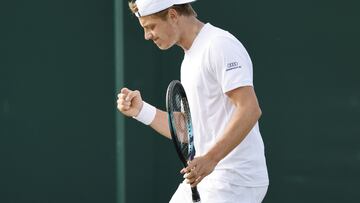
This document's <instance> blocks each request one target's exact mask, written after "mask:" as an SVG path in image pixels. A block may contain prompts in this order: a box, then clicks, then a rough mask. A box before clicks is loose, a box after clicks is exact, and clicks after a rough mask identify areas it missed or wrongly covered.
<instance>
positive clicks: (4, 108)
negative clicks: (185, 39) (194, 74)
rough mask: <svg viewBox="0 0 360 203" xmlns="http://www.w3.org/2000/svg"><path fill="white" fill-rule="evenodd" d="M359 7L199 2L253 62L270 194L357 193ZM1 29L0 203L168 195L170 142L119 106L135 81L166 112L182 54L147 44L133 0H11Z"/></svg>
mask: <svg viewBox="0 0 360 203" xmlns="http://www.w3.org/2000/svg"><path fill="white" fill-rule="evenodd" d="M359 7H360V3H358V2H357V1H355V0H345V1H341V2H339V1H335V0H327V1H325V0H318V1H311V0H305V1H301V2H289V1H285V0H276V1H269V2H263V1H226V2H218V1H205V0H199V2H196V3H195V4H194V8H195V9H196V11H197V12H198V15H199V18H200V19H201V20H203V21H204V22H210V23H212V24H213V25H216V26H219V27H221V28H224V29H226V30H228V31H230V32H231V33H233V34H234V35H235V36H237V37H238V38H239V39H240V41H241V42H242V43H243V44H244V45H245V47H246V48H247V49H248V51H249V53H250V55H251V57H252V59H253V63H254V81H255V88H256V91H257V95H258V98H259V102H260V105H261V107H262V110H263V116H262V118H261V121H260V126H261V132H262V135H263V138H264V141H265V146H266V154H267V162H268V169H269V174H270V183H271V184H270V187H269V191H268V194H267V197H266V199H265V201H264V202H266V203H279V202H284V203H288V202H291V203H304V202H329V203H330V202H331V203H335V202H336V203H337V202H350V203H351V202H358V199H360V194H359V192H358V190H359V188H360V175H359V171H360V128H359V121H360V120H359V114H360V91H359V87H360V70H359V68H360V63H359V61H358V55H359V50H358V47H359V46H360V40H359V39H358V36H360V27H359V26H358V24H359V21H360V13H359V12H358V8H359ZM0 25H1V26H0V161H1V162H0V202H4V203H23V202H34V203H40V202H44V203H45V202H46V203H48V202H56V203H57V202H59V203H60V202H68V203H71V202H77V203H78V202H87V203H88V202H109V203H111V202H113V203H114V202H118V203H125V202H126V203H141V202H154V203H160V202H167V201H168V200H169V198H170V197H171V194H172V193H173V192H174V191H175V189H176V187H177V184H178V182H179V181H181V177H180V175H179V173H178V171H179V170H180V168H181V165H180V164H179V163H178V161H177V157H176V154H175V151H174V150H173V148H172V145H171V143H170V142H169V141H168V140H166V139H165V138H163V137H162V136H158V135H157V134H156V133H155V132H154V131H152V130H151V129H149V128H147V127H146V126H144V125H142V124H140V123H138V122H136V121H134V120H132V119H128V118H124V117H123V116H122V115H121V114H120V113H117V112H116V104H115V102H116V92H118V90H119V89H120V88H121V87H123V86H127V87H129V88H131V89H138V90H140V91H142V95H143V98H144V99H145V100H146V101H148V102H150V103H152V104H154V105H156V106H157V107H159V108H162V109H164V107H165V102H164V101H165V90H166V87H167V84H168V83H169V82H170V81H171V80H173V79H179V66H180V63H181V60H182V50H181V49H180V48H178V47H174V48H171V49H170V50H168V51H166V52H163V51H160V50H158V49H157V48H156V47H155V45H154V44H153V43H152V42H147V41H145V40H144V39H143V31H142V29H141V27H140V26H139V25H138V22H137V19H136V18H135V17H133V16H131V15H130V13H129V11H128V9H127V5H126V1H122V0H115V1H110V0H106V1H104V0H102V1H100V0H88V1H83V0H72V1H67V0H65V1H61V2H49V1H44V0H34V1H25V0H13V1H10V0H4V1H1V2H0Z"/></svg>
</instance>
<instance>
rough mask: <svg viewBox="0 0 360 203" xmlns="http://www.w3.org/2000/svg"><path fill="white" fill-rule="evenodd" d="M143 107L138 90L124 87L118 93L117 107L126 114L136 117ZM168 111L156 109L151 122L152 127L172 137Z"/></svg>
mask: <svg viewBox="0 0 360 203" xmlns="http://www.w3.org/2000/svg"><path fill="white" fill-rule="evenodd" d="M142 107H143V100H142V98H141V94H140V92H139V91H138V90H135V91H132V90H129V89H127V88H122V89H121V91H120V93H119V94H118V100H117V108H118V110H119V111H120V112H121V113H123V114H124V115H125V116H129V117H134V116H137V115H139V113H140V111H141V109H142ZM167 117H168V116H167V113H166V112H165V111H161V110H159V109H156V114H155V118H154V120H153V121H152V122H151V123H150V127H152V128H153V129H154V130H156V131H157V132H158V133H160V134H162V135H163V136H165V137H167V138H171V136H170V130H169V124H168V118H167Z"/></svg>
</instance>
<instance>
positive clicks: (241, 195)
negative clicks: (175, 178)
mask: <svg viewBox="0 0 360 203" xmlns="http://www.w3.org/2000/svg"><path fill="white" fill-rule="evenodd" d="M197 188H198V191H199V194H200V198H201V202H202V203H261V202H262V200H263V199H264V197H265V194H266V192H267V189H268V186H262V187H244V186H239V185H233V184H230V183H225V182H221V181H218V180H209V179H204V180H203V181H201V182H200V183H199V184H198V186H197ZM169 203H192V199H191V189H190V185H189V184H186V183H185V182H183V183H180V185H179V187H178V189H177V190H176V192H175V193H174V195H173V196H172V198H171V200H170V202H169Z"/></svg>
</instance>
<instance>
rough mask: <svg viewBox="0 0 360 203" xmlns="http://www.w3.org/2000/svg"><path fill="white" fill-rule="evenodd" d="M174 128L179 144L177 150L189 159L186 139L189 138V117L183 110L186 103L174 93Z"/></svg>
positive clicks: (178, 93) (178, 94)
mask: <svg viewBox="0 0 360 203" xmlns="http://www.w3.org/2000/svg"><path fill="white" fill-rule="evenodd" d="M173 102H174V103H173V105H174V112H173V118H174V124H175V125H174V127H175V129H176V137H177V140H178V143H179V148H180V150H181V152H182V154H183V155H184V156H185V157H187V158H188V157H189V147H188V143H189V141H188V137H189V116H188V115H187V113H186V110H185V109H184V108H185V106H186V105H187V103H186V102H187V101H186V100H184V99H183V98H182V96H181V95H180V92H178V91H176V93H175V94H174V100H173Z"/></svg>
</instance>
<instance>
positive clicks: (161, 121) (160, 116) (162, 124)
mask: <svg viewBox="0 0 360 203" xmlns="http://www.w3.org/2000/svg"><path fill="white" fill-rule="evenodd" d="M150 127H152V128H153V129H154V130H155V131H157V132H158V133H160V134H161V135H163V136H165V137H167V138H169V139H171V135H170V130H169V123H168V114H167V112H165V111H162V110H159V109H156V114H155V118H154V120H153V121H152V122H151V124H150Z"/></svg>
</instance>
